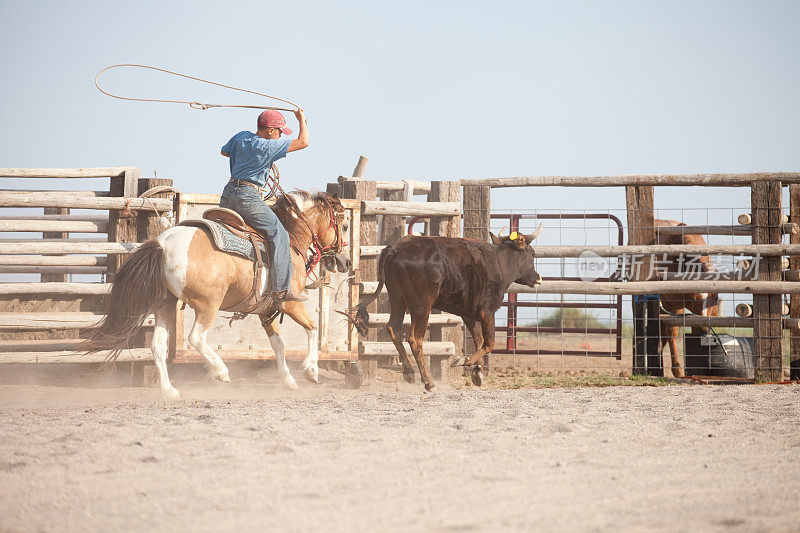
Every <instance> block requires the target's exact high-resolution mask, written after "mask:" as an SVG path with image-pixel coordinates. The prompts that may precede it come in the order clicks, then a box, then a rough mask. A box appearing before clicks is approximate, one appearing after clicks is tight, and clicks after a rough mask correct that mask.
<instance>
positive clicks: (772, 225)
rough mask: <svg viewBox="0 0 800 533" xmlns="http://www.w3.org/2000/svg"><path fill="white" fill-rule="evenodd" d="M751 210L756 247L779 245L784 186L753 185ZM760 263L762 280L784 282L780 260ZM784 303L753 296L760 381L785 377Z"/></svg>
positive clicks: (775, 298) (771, 296) (778, 297)
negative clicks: (782, 348) (782, 317)
mask: <svg viewBox="0 0 800 533" xmlns="http://www.w3.org/2000/svg"><path fill="white" fill-rule="evenodd" d="M750 209H751V211H750V212H751V216H752V227H753V244H780V242H781V233H782V232H781V183H780V182H753V183H752V188H751V192H750ZM759 259H760V260H759ZM757 260H759V263H758V279H759V281H770V282H774V283H775V284H776V287H777V286H778V283H779V282H780V280H781V257H780V256H765V257H761V258H757ZM781 303H782V302H781V294H754V295H753V336H754V340H755V352H756V353H755V356H756V360H755V367H756V368H755V374H756V379H758V380H764V381H779V380H781V379H782V376H783V364H782V363H783V361H782V359H783V354H782V352H781V337H782V331H781Z"/></svg>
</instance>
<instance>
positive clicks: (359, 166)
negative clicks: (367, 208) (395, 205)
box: [353, 155, 374, 200]
mask: <svg viewBox="0 0 800 533" xmlns="http://www.w3.org/2000/svg"><path fill="white" fill-rule="evenodd" d="M367 161H368V159H367V158H366V157H364V156H363V155H360V156H358V163H356V168H354V169H353V177H354V178H363V177H364V172H366V170H367ZM373 199H374V198H370V200H373Z"/></svg>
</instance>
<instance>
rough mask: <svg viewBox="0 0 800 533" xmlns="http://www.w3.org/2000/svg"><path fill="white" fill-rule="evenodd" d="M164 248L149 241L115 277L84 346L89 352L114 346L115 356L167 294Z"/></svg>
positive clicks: (110, 357)
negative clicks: (105, 305)
mask: <svg viewBox="0 0 800 533" xmlns="http://www.w3.org/2000/svg"><path fill="white" fill-rule="evenodd" d="M163 265H164V249H163V248H162V247H161V245H160V244H159V243H158V242H157V241H148V242H146V243H144V244H143V245H142V246H141V247H140V248H139V249H138V250H136V251H135V252H134V253H133V254H132V255H131V256H130V257H129V258H128V260H127V261H125V264H124V265H122V268H121V269H120V270H119V272H117V275H116V276H115V277H114V285H113V286H112V287H111V294H110V296H109V299H108V311H107V314H106V317H105V318H104V319H103V321H102V322H101V323H100V325H99V327H98V328H97V329H96V330H95V331H94V333H93V334H92V336H91V337H90V338H89V339H87V340H86V342H84V343H83V345H82V346H81V349H82V350H83V351H86V352H87V353H93V352H98V351H100V350H113V351H112V352H111V355H109V357H108V359H109V360H115V359H116V358H117V357H118V356H119V353H120V352H121V351H122V350H123V349H125V348H127V346H128V344H129V343H130V341H131V338H133V336H134V335H135V334H136V332H137V331H139V328H140V327H141V326H142V323H143V322H144V319H145V318H146V317H147V315H149V314H150V313H152V312H154V311H155V310H156V308H157V307H158V304H159V303H160V302H161V301H162V300H164V299H165V298H166V297H167V294H168V290H167V286H166V284H165V282H164V275H163V274H162V272H163Z"/></svg>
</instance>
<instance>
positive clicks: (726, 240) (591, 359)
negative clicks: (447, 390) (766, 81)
mask: <svg viewBox="0 0 800 533" xmlns="http://www.w3.org/2000/svg"><path fill="white" fill-rule="evenodd" d="M749 210H750V207H749V206H741V207H725V208H693V209H684V208H678V209H669V208H656V209H655V213H654V214H655V227H654V228H653V229H654V231H655V234H656V241H655V243H654V244H678V245H734V246H745V245H750V244H751V243H752V238H753V237H752V235H753V230H752V229H751V226H750V222H749V220H748V219H747V216H742V215H743V214H745V215H746V214H747V213H748V211H749ZM785 211H786V212H788V209H787V210H785ZM490 220H491V223H490V229H491V231H492V232H493V233H495V234H499V233H503V234H508V233H509V232H511V231H518V232H521V233H529V232H531V231H533V230H534V229H535V228H536V227H537V226H538V225H539V224H540V223H542V224H543V227H544V231H543V232H542V234H541V235H540V236H539V238H538V239H537V241H536V244H535V246H534V249H536V247H537V246H539V247H547V246H587V247H590V246H615V245H623V244H624V243H625V242H626V240H627V230H628V228H627V227H626V226H625V224H624V223H623V222H622V221H624V220H626V212H625V210H583V211H579V212H576V211H575V210H560V209H548V210H543V209H539V210H514V211H500V210H494V211H492V212H491V215H490ZM783 220H784V221H788V218H784V219H783ZM782 231H783V233H784V235H783V237H782V242H783V243H784V244H788V243H789V240H790V235H792V232H793V231H796V228H793V227H792V225H791V224H785V227H783V228H782ZM643 259H644V258H643V257H639V256H636V255H618V256H613V257H600V256H596V255H593V254H592V253H589V252H586V253H583V254H581V255H580V257H556V258H552V257H547V258H540V259H539V260H538V261H537V271H538V272H539V273H540V274H541V275H542V277H543V283H545V284H546V283H548V282H553V281H584V282H593V281H598V282H603V281H620V282H628V281H632V280H635V279H650V280H676V281H677V280H685V281H698V282H709V284H710V283H711V282H714V281H720V280H741V281H747V280H757V279H758V278H759V269H760V268H762V267H763V265H764V258H762V257H760V256H758V255H752V254H744V253H737V254H734V253H727V254H713V255H704V256H699V255H697V254H687V253H676V254H672V253H660V254H651V255H649V256H648V257H647V258H646V259H647V260H646V261H645V260H643ZM783 263H786V260H785V259H784V261H783ZM637 268H639V269H640V268H646V269H647V272H644V273H643V274H644V275H643V276H642V277H639V276H638V273H637V272H635V270H636V269H637ZM781 268H782V269H786V268H788V265H787V264H782V266H781ZM701 287H702V285H701ZM653 296H654V297H656V301H657V303H656V304H654V305H655V307H654V306H653V305H650V309H651V311H650V315H651V318H652V319H653V320H654V322H652V325H651V326H650V329H649V330H646V329H643V330H642V331H643V332H644V331H649V333H642V335H645V337H646V338H647V339H649V340H650V341H651V344H650V345H649V346H650V347H648V348H646V350H648V354H649V356H650V357H651V359H650V361H651V364H654V363H652V361H655V360H657V361H658V366H659V367H662V366H663V367H666V368H671V370H672V375H682V374H683V373H684V372H685V374H686V375H704V376H713V375H722V374H725V373H726V374H725V375H741V376H742V377H747V378H752V377H753V375H754V372H753V366H754V365H755V363H754V360H755V359H754V357H755V356H754V353H753V352H754V350H755V347H754V345H753V337H754V334H753V318H752V317H753V312H754V311H753V304H754V302H753V295H752V294H749V293H732V294H713V293H712V291H711V290H709V291H703V292H689V293H686V294H680V293H677V292H676V291H671V292H670V293H668V294H661V295H653ZM632 303H633V298H632V297H631V296H622V295H608V296H606V295H588V294H586V295H584V294H539V293H532V294H531V293H520V294H509V295H508V296H507V298H506V301H505V302H504V304H503V307H502V308H501V309H500V311H498V313H497V315H496V317H495V324H496V329H497V332H498V335H497V342H496V344H495V346H496V347H495V350H494V351H493V352H492V353H493V354H496V355H493V361H494V364H495V366H511V367H514V368H525V369H536V370H544V371H547V370H566V371H569V370H591V371H595V370H596V371H621V372H622V371H629V370H630V369H631V357H632V354H633V351H634V344H635V342H637V340H641V339H640V338H639V337H638V335H639V334H638V333H637V337H634V333H635V331H634V330H635V329H636V328H635V320H634V312H633V309H634V306H632V305H631V304H632ZM781 303H782V307H783V309H782V312H783V314H784V315H788V311H789V304H790V302H789V298H788V297H787V296H784V297H783V298H782V300H781ZM639 318H642V317H639ZM642 324H644V325H643V326H642V327H643V328H646V326H647V323H646V322H642ZM782 324H783V327H784V328H790V327H792V325H793V322H792V321H791V320H790V319H789V318H788V316H787V317H786V318H785V319H784V320H783V321H782ZM783 331H784V333H783V334H782V335H781V337H782V338H783V337H788V335H789V332H788V331H787V330H786V329H784V330H783ZM779 340H780V339H779ZM783 347H784V348H783V349H784V358H786V361H784V363H783V367H784V368H788V357H789V353H788V348H789V343H788V342H784V343H783ZM662 352H663V355H662ZM673 354H674V357H673ZM653 358H655V359H653ZM662 358H663V365H662ZM662 372H663V370H662ZM667 375H669V374H667Z"/></svg>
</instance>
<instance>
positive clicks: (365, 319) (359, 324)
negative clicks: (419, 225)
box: [336, 245, 392, 335]
mask: <svg viewBox="0 0 800 533" xmlns="http://www.w3.org/2000/svg"><path fill="white" fill-rule="evenodd" d="M391 248H392V245H389V246H387V247H386V248H384V249H383V250H382V251H381V256H380V258H379V259H378V289H377V290H376V291H375V294H372V295H370V296H367V299H366V300H364V301H362V302H361V303H359V304H358V307H356V308H355V309H354V310H353V311H352V312H351V313H346V312H344V311H336V312H337V313H339V314H342V315H344V316H345V317H347V320H348V322H350V323H351V324H353V325H354V326H355V327H356V330H357V331H358V332H359V333H360V334H361V335H366V334H367V332H368V331H369V313H368V312H367V306H368V305H369V304H371V303H372V302H373V301H375V299H376V298H377V297H378V295H379V294H380V293H381V290H382V289H383V267H384V264H385V263H386V257H387V256H388V255H389V254H390V253H391Z"/></svg>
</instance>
